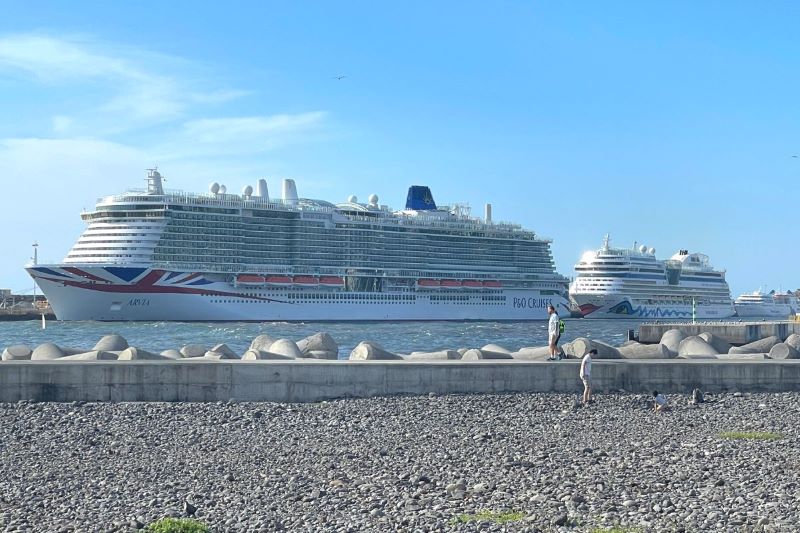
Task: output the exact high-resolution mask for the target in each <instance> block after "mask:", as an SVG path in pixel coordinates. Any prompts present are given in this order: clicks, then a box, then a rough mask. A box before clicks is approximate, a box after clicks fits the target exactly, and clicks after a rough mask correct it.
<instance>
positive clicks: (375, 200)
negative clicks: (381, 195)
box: [369, 194, 378, 205]
mask: <svg viewBox="0 0 800 533" xmlns="http://www.w3.org/2000/svg"><path fill="white" fill-rule="evenodd" d="M369 205H378V195H377V194H370V195H369Z"/></svg>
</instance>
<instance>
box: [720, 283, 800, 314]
mask: <svg viewBox="0 0 800 533" xmlns="http://www.w3.org/2000/svg"><path fill="white" fill-rule="evenodd" d="M792 304H794V305H792ZM733 306H734V307H735V308H736V315H737V316H739V317H742V318H745V317H758V318H787V317H788V316H789V315H792V314H794V313H796V312H797V297H795V296H794V295H787V294H780V295H776V294H775V293H774V292H773V293H765V292H762V291H761V289H759V290H757V291H753V292H748V293H745V294H742V295H741V296H739V297H738V298H736V300H735V301H734V303H733Z"/></svg>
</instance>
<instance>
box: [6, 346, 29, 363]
mask: <svg viewBox="0 0 800 533" xmlns="http://www.w3.org/2000/svg"><path fill="white" fill-rule="evenodd" d="M31 355H33V350H31V348H30V346H26V345H24V344H14V345H11V346H9V347H8V348H6V349H5V350H3V361H26V360H30V358H31Z"/></svg>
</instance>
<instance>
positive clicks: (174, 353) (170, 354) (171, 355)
mask: <svg viewBox="0 0 800 533" xmlns="http://www.w3.org/2000/svg"><path fill="white" fill-rule="evenodd" d="M161 355H162V356H163V357H166V358H167V359H183V354H182V353H181V352H179V351H178V350H174V349H170V350H164V351H163V352H161Z"/></svg>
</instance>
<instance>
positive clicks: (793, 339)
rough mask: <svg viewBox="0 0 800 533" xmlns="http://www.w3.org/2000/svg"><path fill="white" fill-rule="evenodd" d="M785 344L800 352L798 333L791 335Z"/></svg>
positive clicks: (799, 336)
mask: <svg viewBox="0 0 800 533" xmlns="http://www.w3.org/2000/svg"><path fill="white" fill-rule="evenodd" d="M783 342H784V344H788V345H789V346H791V347H792V348H794V349H795V350H797V351H798V352H800V335H798V334H797V333H792V334H791V335H789V336H788V337H786V340H785V341H783Z"/></svg>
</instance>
